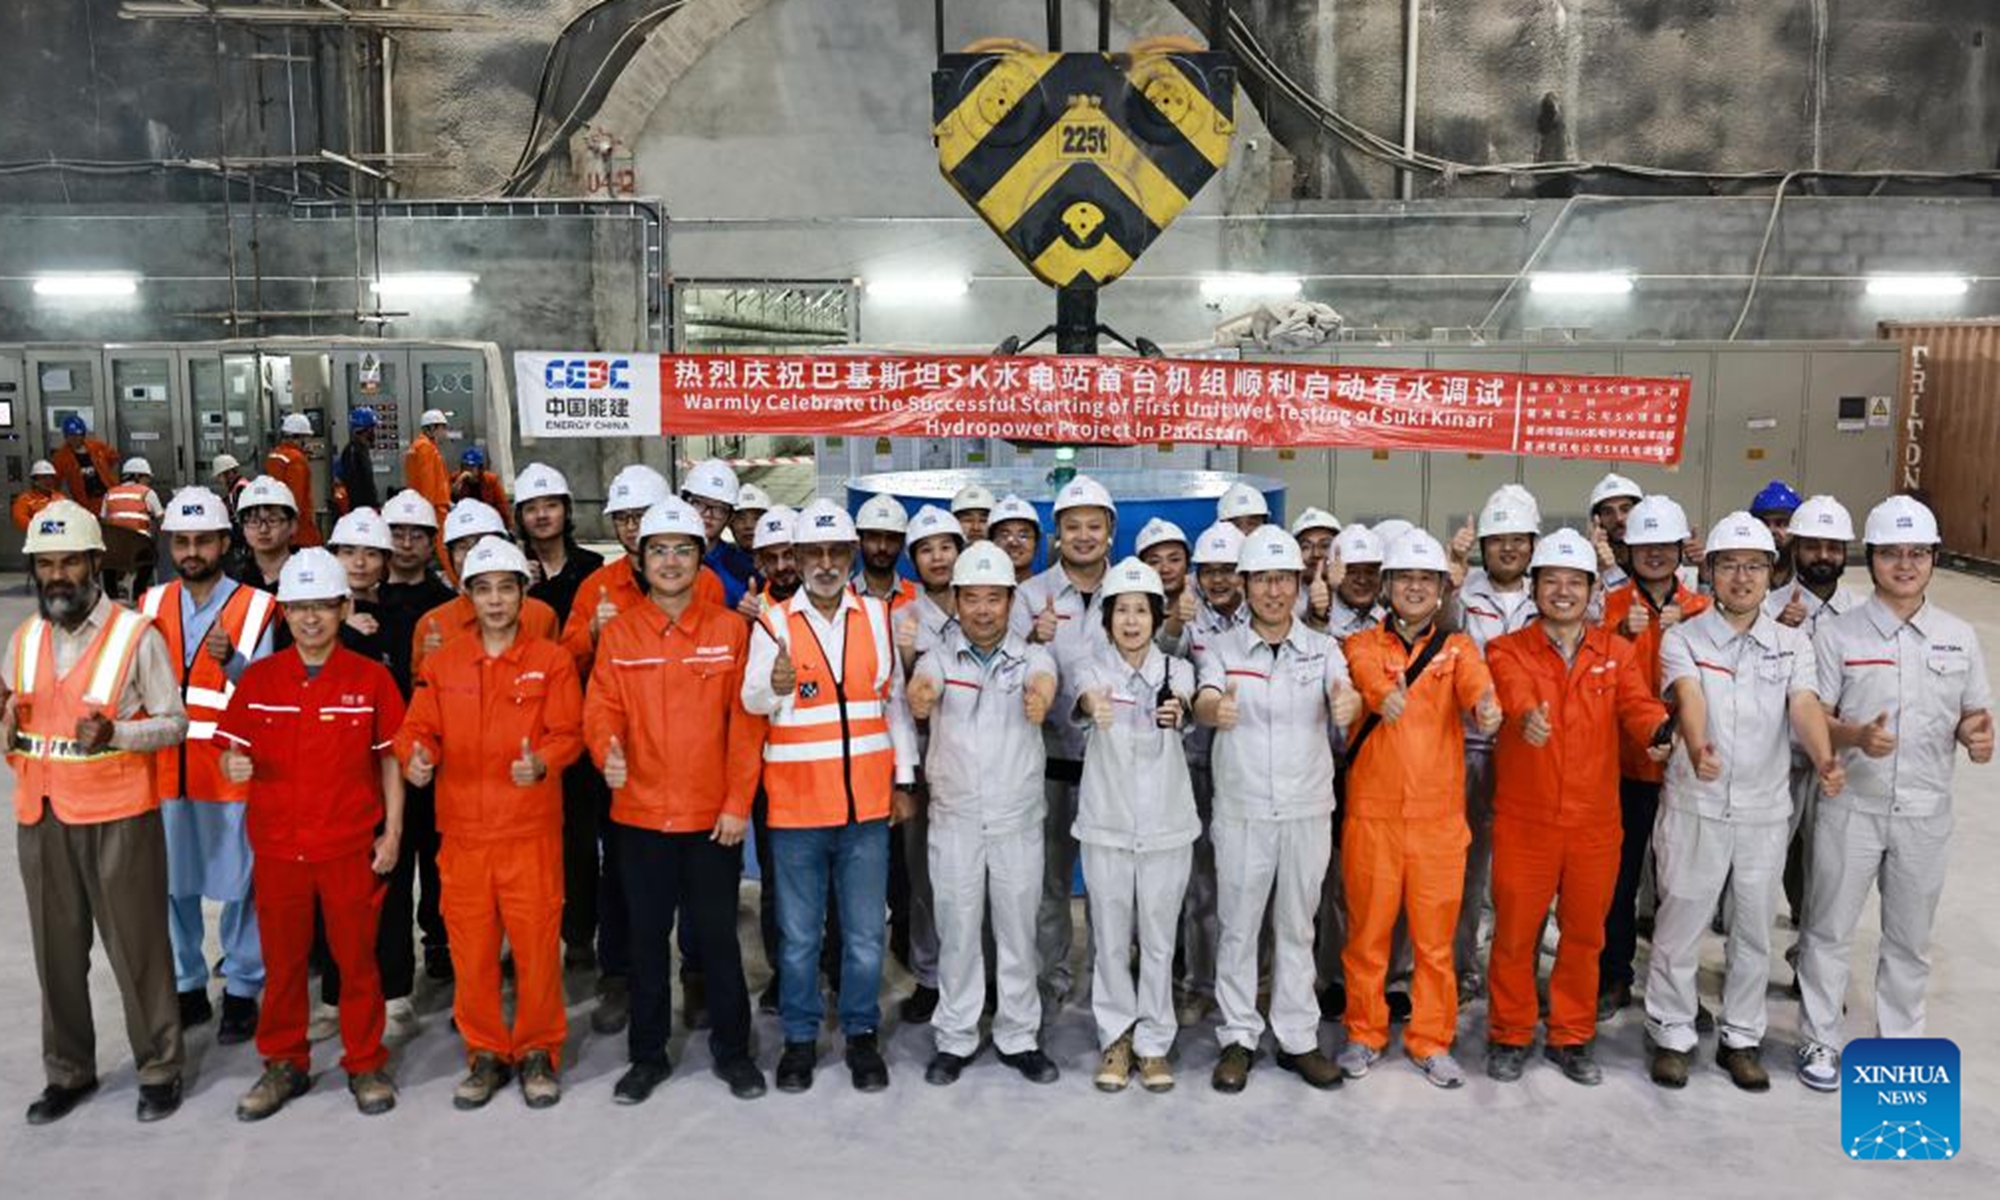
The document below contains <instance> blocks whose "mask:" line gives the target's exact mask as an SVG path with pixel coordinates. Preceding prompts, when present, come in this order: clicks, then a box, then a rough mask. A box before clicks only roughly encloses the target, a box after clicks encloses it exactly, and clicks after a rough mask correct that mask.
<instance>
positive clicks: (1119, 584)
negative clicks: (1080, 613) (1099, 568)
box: [1103, 558, 1167, 600]
mask: <svg viewBox="0 0 2000 1200" xmlns="http://www.w3.org/2000/svg"><path fill="white" fill-rule="evenodd" d="M1103 595H1104V598H1105V599H1106V600H1110V599H1111V598H1112V597H1114V596H1158V597H1160V598H1162V599H1165V598H1166V595H1167V588H1166V585H1165V584H1163V583H1161V582H1160V573H1159V572H1158V571H1155V570H1154V569H1153V568H1151V567H1149V566H1147V565H1146V564H1145V563H1143V562H1140V561H1139V560H1138V559H1136V558H1127V559H1123V560H1121V561H1120V562H1119V563H1118V564H1117V565H1116V566H1114V567H1112V568H1111V569H1110V570H1109V571H1106V572H1105V573H1104V589H1103Z"/></svg>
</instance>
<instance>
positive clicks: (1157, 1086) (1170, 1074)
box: [1139, 1055, 1174, 1095]
mask: <svg viewBox="0 0 2000 1200" xmlns="http://www.w3.org/2000/svg"><path fill="white" fill-rule="evenodd" d="M1139 1086H1140V1087H1142V1088H1145V1089H1146V1090H1147V1091H1149V1092H1152V1093H1154V1094H1155V1095H1158V1094H1159V1093H1161V1092H1171V1091H1173V1090H1174V1068H1173V1064H1172V1063H1169V1062H1168V1061H1167V1060H1166V1057H1165V1056H1164V1055H1160V1056H1154V1055H1148V1056H1145V1057H1142V1058H1140V1059H1139Z"/></svg>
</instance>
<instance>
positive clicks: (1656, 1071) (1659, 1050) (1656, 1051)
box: [1647, 1046, 1693, 1088]
mask: <svg viewBox="0 0 2000 1200" xmlns="http://www.w3.org/2000/svg"><path fill="white" fill-rule="evenodd" d="M1650 1054H1651V1060H1652V1061H1651V1065H1650V1066H1649V1067H1648V1069H1647V1074H1649V1075H1650V1076H1652V1079H1653V1082H1654V1083H1657V1084H1659V1085H1660V1086H1661V1087H1663V1088H1684V1087H1686V1086H1687V1082H1688V1062H1689V1060H1690V1059H1691V1058H1693V1055H1691V1054H1689V1053H1688V1052H1687V1051H1685V1050H1669V1049H1667V1048H1666V1047H1665V1046H1652V1047H1650Z"/></svg>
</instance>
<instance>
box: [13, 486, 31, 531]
mask: <svg viewBox="0 0 2000 1200" xmlns="http://www.w3.org/2000/svg"><path fill="white" fill-rule="evenodd" d="M28 495H29V494H28V493H27V492H22V493H21V494H20V495H18V496H16V497H14V528H16V529H18V530H20V531H21V532H22V533H26V532H28V521H29V520H30V519H31V518H33V517H34V515H35V510H34V509H32V508H29V507H28Z"/></svg>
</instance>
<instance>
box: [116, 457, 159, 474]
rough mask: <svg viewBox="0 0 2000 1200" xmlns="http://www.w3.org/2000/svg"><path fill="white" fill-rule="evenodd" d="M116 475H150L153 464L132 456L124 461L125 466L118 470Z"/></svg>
mask: <svg viewBox="0 0 2000 1200" xmlns="http://www.w3.org/2000/svg"><path fill="white" fill-rule="evenodd" d="M118 473H119V474H120V475H151V474H152V473H153V464H152V463H149V462H147V461H146V460H145V459H143V458H140V457H138V456H137V455H134V456H132V457H131V458H128V459H126V460H125V465H124V466H122V467H120V468H118Z"/></svg>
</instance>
